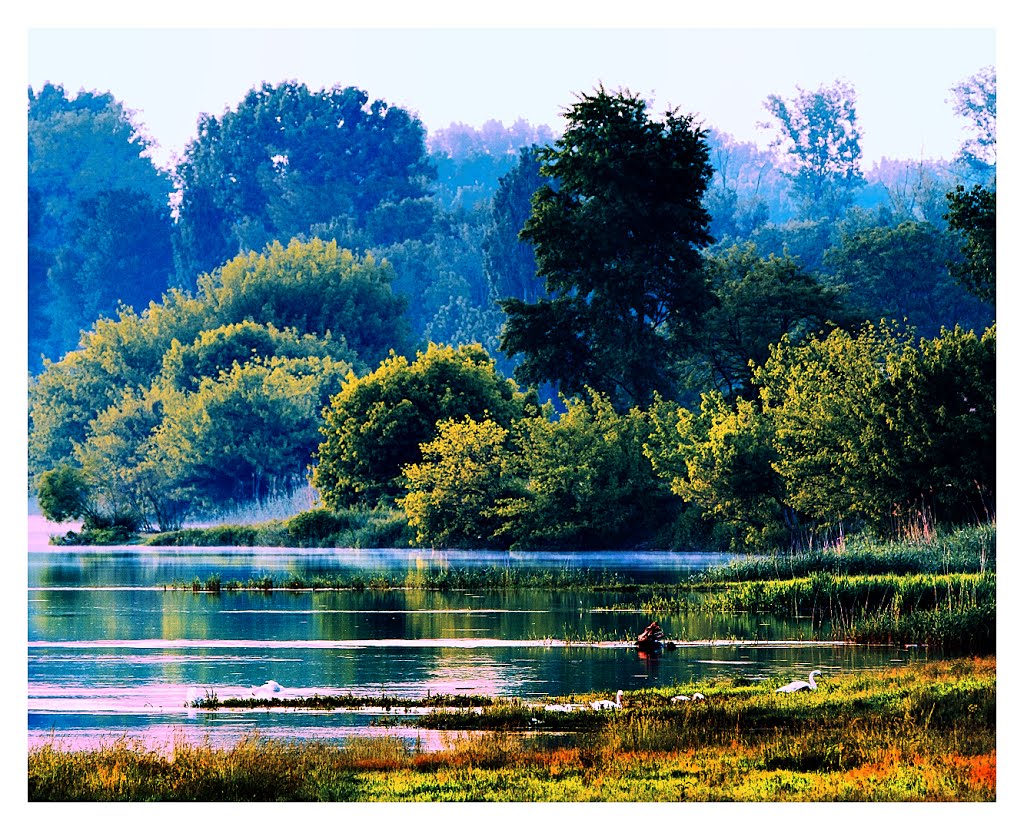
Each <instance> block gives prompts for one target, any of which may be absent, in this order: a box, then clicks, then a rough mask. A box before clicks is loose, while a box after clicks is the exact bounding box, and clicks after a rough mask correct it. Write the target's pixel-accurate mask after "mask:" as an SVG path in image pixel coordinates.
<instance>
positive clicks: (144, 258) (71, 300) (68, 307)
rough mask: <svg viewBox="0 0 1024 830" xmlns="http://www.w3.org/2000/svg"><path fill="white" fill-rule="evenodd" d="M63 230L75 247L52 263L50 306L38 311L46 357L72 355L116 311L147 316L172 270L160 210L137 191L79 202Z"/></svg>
mask: <svg viewBox="0 0 1024 830" xmlns="http://www.w3.org/2000/svg"><path fill="white" fill-rule="evenodd" d="M69 230H70V234H71V237H72V238H73V239H74V240H75V244H74V245H71V246H68V247H66V248H62V249H60V250H59V251H57V252H56V253H55V254H54V255H53V263H52V265H51V267H50V268H49V270H48V273H47V290H48V297H49V299H48V300H47V301H46V302H45V303H44V304H43V305H42V307H41V308H39V309H38V311H39V312H41V313H42V315H43V316H44V317H45V318H46V319H47V320H48V321H49V333H48V337H47V340H46V349H45V353H46V354H50V355H62V354H65V353H66V352H68V351H69V350H71V349H73V348H74V347H75V346H76V345H77V344H78V340H79V337H80V336H81V333H82V330H83V329H87V328H88V327H89V326H90V325H91V324H92V323H93V322H95V321H96V320H98V319H99V318H100V317H111V316H113V314H114V312H115V311H116V310H117V309H118V308H119V307H120V306H122V305H124V306H129V307H132V308H139V309H143V308H145V307H146V306H147V305H148V304H149V303H150V302H151V301H152V300H155V299H157V298H159V297H160V295H161V294H163V293H164V291H166V290H167V286H168V283H169V280H170V277H171V275H172V273H173V270H174V259H173V254H172V251H171V220H170V216H169V215H168V213H167V209H166V206H159V205H156V204H155V203H154V202H153V201H152V200H151V199H150V198H149V197H148V196H146V195H145V194H143V193H140V192H138V191H132V190H108V191H103V192H102V193H100V194H99V195H97V196H95V197H91V198H84V199H82V200H81V202H80V212H79V213H77V214H76V215H75V216H74V218H73V219H72V220H71V222H70V228H69Z"/></svg>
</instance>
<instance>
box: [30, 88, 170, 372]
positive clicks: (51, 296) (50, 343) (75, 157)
mask: <svg viewBox="0 0 1024 830" xmlns="http://www.w3.org/2000/svg"><path fill="white" fill-rule="evenodd" d="M150 147H151V144H150V140H149V139H148V138H147V137H146V136H145V135H144V134H143V132H142V130H141V128H140V127H139V126H138V125H137V124H136V123H135V121H134V113H132V112H131V111H130V110H127V109H125V107H124V106H123V105H122V104H121V103H120V102H118V101H117V100H115V99H114V97H113V96H112V95H111V94H110V93H97V92H85V91H82V92H79V93H78V94H77V95H76V96H74V97H70V96H68V95H67V94H66V93H65V92H64V88H63V87H61V86H54V85H52V84H46V85H45V86H44V87H43V88H42V89H41V90H39V91H38V92H35V91H34V90H33V89H32V88H29V90H28V203H29V223H28V231H29V239H28V246H29V296H28V301H29V312H30V314H29V351H28V356H29V368H30V369H31V370H33V371H38V370H39V369H40V368H41V366H42V359H43V357H49V358H50V359H57V358H59V357H60V356H61V355H63V354H64V353H65V352H66V351H67V350H69V349H71V348H74V346H75V344H76V343H77V340H78V336H79V332H80V331H81V330H83V329H88V328H89V326H90V325H91V324H92V323H93V322H94V321H95V320H96V319H97V317H99V316H100V315H104V316H108V317H109V316H113V315H114V314H115V313H116V312H117V309H118V303H119V302H124V303H128V304H130V305H135V306H137V307H139V308H141V307H143V306H145V304H146V303H148V302H149V301H150V300H155V299H158V298H159V297H160V295H161V293H162V292H163V291H164V290H166V288H167V286H168V280H169V278H170V274H171V272H172V268H171V266H172V261H171V258H170V235H171V223H170V208H169V205H168V199H169V195H170V191H171V182H170V177H169V176H168V175H167V174H166V173H165V172H163V171H160V170H158V169H157V168H156V167H155V166H154V165H153V162H152V160H151V159H150V158H149V156H148V151H149V150H150Z"/></svg>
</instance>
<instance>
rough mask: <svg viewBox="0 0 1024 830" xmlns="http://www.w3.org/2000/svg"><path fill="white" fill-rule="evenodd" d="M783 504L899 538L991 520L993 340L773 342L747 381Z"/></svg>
mask: <svg viewBox="0 0 1024 830" xmlns="http://www.w3.org/2000/svg"><path fill="white" fill-rule="evenodd" d="M754 380H755V383H756V384H757V385H758V387H759V391H760V399H761V404H762V408H763V411H764V413H765V416H766V417H767V418H768V421H769V423H770V424H771V429H772V431H773V434H774V447H775V451H776V452H777V453H778V458H777V461H775V462H774V463H773V467H774V468H775V469H776V470H777V471H778V473H779V475H780V476H781V478H782V480H783V482H784V485H785V490H786V495H785V500H786V503H787V504H788V505H790V506H791V507H793V508H794V509H796V510H798V511H800V512H801V513H802V514H803V515H805V516H809V517H810V518H811V519H813V520H815V521H817V522H819V523H821V524H826V525H827V524H839V523H843V522H854V523H856V522H861V521H862V522H866V523H868V524H869V525H870V526H871V527H873V528H874V529H875V530H876V531H877V532H879V533H884V534H886V535H891V534H899V533H901V532H904V531H906V530H908V529H911V528H920V527H921V526H922V525H923V526H925V527H928V526H931V524H932V523H933V522H935V521H963V520H964V519H965V518H973V519H979V518H986V517H991V516H992V515H994V512H993V507H994V498H995V330H994V329H990V330H988V331H986V332H985V333H984V334H983V335H982V337H980V338H979V337H978V336H977V335H975V334H974V333H973V332H968V331H964V330H962V329H960V328H954V329H952V330H943V331H942V332H941V333H940V334H939V336H938V337H936V338H932V339H931V340H927V339H925V340H921V341H920V343H918V344H915V343H914V342H913V338H912V337H911V335H910V334H909V333H907V332H905V331H902V330H900V329H898V328H894V327H892V326H889V325H885V324H883V325H879V326H870V325H868V326H865V327H864V329H863V330H862V331H861V332H859V333H858V334H857V335H853V334H850V333H849V332H846V331H844V330H842V329H836V330H835V331H833V332H831V333H830V334H829V335H828V336H827V337H825V338H821V339H819V338H811V339H809V340H806V341H804V342H803V343H801V344H799V345H797V344H793V343H790V342H788V340H787V339H785V338H784V339H783V340H782V341H781V342H780V343H779V344H778V346H776V347H773V349H772V354H771V357H770V358H769V360H768V361H767V362H766V363H765V365H764V366H763V367H760V368H759V369H758V370H757V372H756V373H755V376H754Z"/></svg>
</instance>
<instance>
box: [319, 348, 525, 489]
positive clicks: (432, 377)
mask: <svg viewBox="0 0 1024 830" xmlns="http://www.w3.org/2000/svg"><path fill="white" fill-rule="evenodd" d="M526 405H527V401H526V397H525V396H524V395H523V394H522V393H520V392H518V391H516V390H515V385H514V384H513V383H512V382H511V381H506V380H504V379H502V378H501V377H500V376H499V375H498V373H497V372H496V370H495V367H494V361H493V360H491V359H490V358H489V357H488V356H487V353H486V352H485V351H484V350H483V348H481V347H480V346H460V347H458V348H457V349H456V348H453V347H451V346H438V345H435V344H430V345H429V346H428V348H427V349H426V351H423V352H419V353H417V356H416V359H415V360H414V361H412V362H411V363H410V362H409V360H408V359H407V358H405V357H403V356H400V355H396V354H392V355H391V357H389V358H388V359H387V360H385V361H383V362H382V363H381V364H380V366H379V367H378V368H377V370H376V371H374V372H371V373H370V374H368V375H365V376H364V377H361V378H357V377H356V376H355V374H350V375H349V376H348V378H347V379H346V380H345V383H344V385H343V386H342V389H341V391H340V392H339V393H338V394H337V395H336V396H335V397H334V398H332V399H331V403H330V406H329V407H328V409H327V411H326V413H325V423H324V425H323V427H322V429H321V432H322V434H323V437H324V440H323V442H322V443H321V444H320V447H319V450H318V451H317V460H316V467H315V468H314V470H313V478H312V482H313V486H314V487H316V488H317V490H318V491H319V493H320V497H321V499H322V500H323V502H324V504H325V505H326V506H327V507H329V508H332V509H338V508H341V507H344V506H347V505H349V504H352V503H357V502H358V503H361V504H374V503H376V502H378V501H380V500H388V499H393V498H395V497H396V496H398V495H399V494H400V493H401V472H402V469H403V468H404V467H405V466H407V465H409V464H415V463H417V462H419V461H421V460H422V457H423V456H422V451H421V449H420V447H421V445H422V444H424V443H426V442H428V441H430V440H431V439H432V438H433V437H434V436H435V434H436V431H437V424H438V423H439V422H441V421H445V420H450V419H458V418H462V417H464V416H466V415H470V416H473V417H475V418H485V417H490V418H491V419H493V420H494V422H495V423H496V424H499V425H502V426H506V427H507V426H508V425H509V424H511V422H512V420H513V419H514V418H516V417H521V416H522V414H523V413H524V411H525V407H526Z"/></svg>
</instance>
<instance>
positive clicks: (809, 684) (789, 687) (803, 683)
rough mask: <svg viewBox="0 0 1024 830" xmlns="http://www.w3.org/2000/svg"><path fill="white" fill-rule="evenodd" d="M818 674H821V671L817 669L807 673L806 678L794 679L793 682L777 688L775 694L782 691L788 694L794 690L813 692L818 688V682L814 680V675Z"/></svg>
mask: <svg viewBox="0 0 1024 830" xmlns="http://www.w3.org/2000/svg"><path fill="white" fill-rule="evenodd" d="M816 674H821V672H820V671H817V670H815V671H812V672H811V673H810V674H809V675H807V679H806V680H794V681H793V682H792V683H787V684H786V685H785V686H779V688H777V689H776V690H775V694H779V693H780V692H781V693H783V694H787V695H788V694H792V693H793V692H803V691H807V692H813V691H814V690H815V689H817V688H818V684H817V683H815V682H814V675H816Z"/></svg>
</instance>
